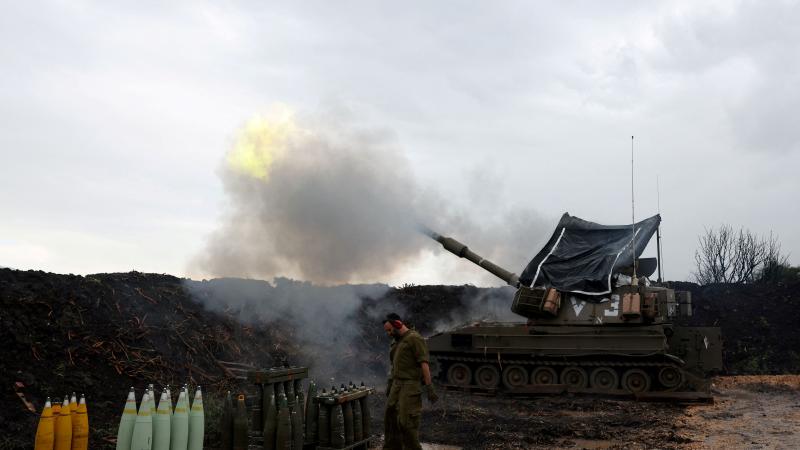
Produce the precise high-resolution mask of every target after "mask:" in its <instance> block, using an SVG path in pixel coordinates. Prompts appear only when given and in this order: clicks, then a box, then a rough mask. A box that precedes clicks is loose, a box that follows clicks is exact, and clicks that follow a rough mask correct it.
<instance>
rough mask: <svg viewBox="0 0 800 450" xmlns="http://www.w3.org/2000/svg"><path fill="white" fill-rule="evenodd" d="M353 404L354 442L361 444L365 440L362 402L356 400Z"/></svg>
mask: <svg viewBox="0 0 800 450" xmlns="http://www.w3.org/2000/svg"><path fill="white" fill-rule="evenodd" d="M350 403H352V404H353V441H355V442H359V441H361V440H363V439H364V422H363V421H362V420H361V402H360V401H358V400H354V401H352V402H350Z"/></svg>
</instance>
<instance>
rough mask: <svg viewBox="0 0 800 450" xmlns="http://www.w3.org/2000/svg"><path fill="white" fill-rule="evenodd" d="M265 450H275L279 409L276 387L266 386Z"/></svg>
mask: <svg viewBox="0 0 800 450" xmlns="http://www.w3.org/2000/svg"><path fill="white" fill-rule="evenodd" d="M263 400H264V450H275V434H276V432H277V430H278V407H277V405H276V404H275V387H274V386H273V385H271V384H267V385H264V399H263Z"/></svg>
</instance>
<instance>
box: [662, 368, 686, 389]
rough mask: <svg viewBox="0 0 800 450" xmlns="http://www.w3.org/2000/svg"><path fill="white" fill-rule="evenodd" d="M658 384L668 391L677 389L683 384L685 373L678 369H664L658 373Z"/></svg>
mask: <svg viewBox="0 0 800 450" xmlns="http://www.w3.org/2000/svg"><path fill="white" fill-rule="evenodd" d="M658 382H659V383H661V384H662V385H663V386H664V387H665V388H667V389H672V388H676V387H678V386H680V384H681V383H683V372H681V370H680V369H678V368H677V367H671V366H667V367H662V368H661V370H659V371H658Z"/></svg>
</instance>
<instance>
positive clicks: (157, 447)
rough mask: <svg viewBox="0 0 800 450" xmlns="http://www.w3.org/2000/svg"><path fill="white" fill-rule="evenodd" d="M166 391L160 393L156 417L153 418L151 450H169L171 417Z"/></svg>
mask: <svg viewBox="0 0 800 450" xmlns="http://www.w3.org/2000/svg"><path fill="white" fill-rule="evenodd" d="M169 403H170V401H169V399H168V398H167V391H162V392H161V398H160V399H159V400H158V408H156V415H155V416H154V417H153V450H169V435H170V432H171V429H170V427H171V426H172V423H171V422H172V417H170V414H169Z"/></svg>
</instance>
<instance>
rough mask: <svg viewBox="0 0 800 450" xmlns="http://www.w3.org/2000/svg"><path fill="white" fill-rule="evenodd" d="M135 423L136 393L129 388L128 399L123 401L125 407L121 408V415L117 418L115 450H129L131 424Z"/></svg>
mask: <svg viewBox="0 0 800 450" xmlns="http://www.w3.org/2000/svg"><path fill="white" fill-rule="evenodd" d="M135 423H136V394H135V393H134V392H133V388H131V390H130V392H128V399H127V400H126V401H125V409H123V410H122V417H121V418H120V419H119V430H118V431H117V450H130V448H131V437H132V436H133V426H134V424H135Z"/></svg>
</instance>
